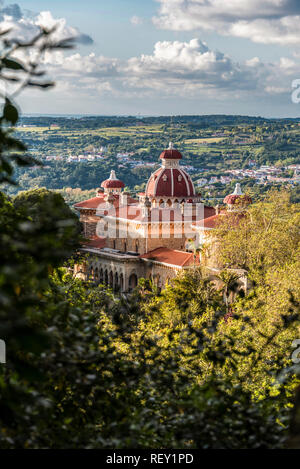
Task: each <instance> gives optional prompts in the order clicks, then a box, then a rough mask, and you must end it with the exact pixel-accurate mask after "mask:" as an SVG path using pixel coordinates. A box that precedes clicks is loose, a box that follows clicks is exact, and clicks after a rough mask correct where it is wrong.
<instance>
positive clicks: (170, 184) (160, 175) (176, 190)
mask: <svg viewBox="0 0 300 469" xmlns="http://www.w3.org/2000/svg"><path fill="white" fill-rule="evenodd" d="M194 195H195V189H194V184H193V182H192V180H191V178H190V176H189V175H188V174H187V173H186V172H185V171H183V169H181V168H174V169H173V168H170V169H169V168H159V169H158V170H157V171H155V173H153V174H152V175H151V176H150V179H149V181H148V184H147V187H146V196H148V197H189V196H194Z"/></svg>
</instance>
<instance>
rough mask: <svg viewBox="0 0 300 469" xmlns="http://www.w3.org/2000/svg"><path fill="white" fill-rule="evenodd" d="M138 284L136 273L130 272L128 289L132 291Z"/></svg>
mask: <svg viewBox="0 0 300 469" xmlns="http://www.w3.org/2000/svg"><path fill="white" fill-rule="evenodd" d="M137 284H138V278H137V275H136V274H131V275H130V277H129V291H132V290H133V289H134V288H135V287H136V286H137Z"/></svg>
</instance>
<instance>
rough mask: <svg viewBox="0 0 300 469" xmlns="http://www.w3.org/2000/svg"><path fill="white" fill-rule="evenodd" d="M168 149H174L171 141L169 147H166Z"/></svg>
mask: <svg viewBox="0 0 300 469" xmlns="http://www.w3.org/2000/svg"><path fill="white" fill-rule="evenodd" d="M168 150H174V145H173V142H169V148H168Z"/></svg>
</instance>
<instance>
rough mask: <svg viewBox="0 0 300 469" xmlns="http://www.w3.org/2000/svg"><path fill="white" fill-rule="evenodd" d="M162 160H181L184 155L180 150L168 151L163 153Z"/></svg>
mask: <svg viewBox="0 0 300 469" xmlns="http://www.w3.org/2000/svg"><path fill="white" fill-rule="evenodd" d="M160 158H161V159H164V160H181V158H182V154H181V153H180V151H178V150H174V149H168V150H164V151H163V152H162V153H161V155H160Z"/></svg>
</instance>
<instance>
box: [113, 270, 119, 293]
mask: <svg viewBox="0 0 300 469" xmlns="http://www.w3.org/2000/svg"><path fill="white" fill-rule="evenodd" d="M114 290H115V291H118V290H119V275H118V272H116V273H115V283H114Z"/></svg>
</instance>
